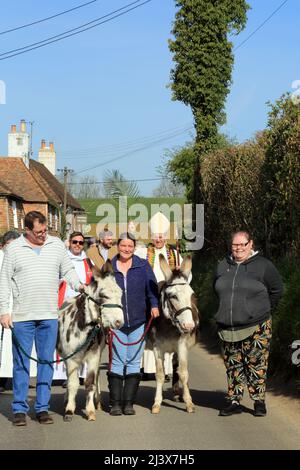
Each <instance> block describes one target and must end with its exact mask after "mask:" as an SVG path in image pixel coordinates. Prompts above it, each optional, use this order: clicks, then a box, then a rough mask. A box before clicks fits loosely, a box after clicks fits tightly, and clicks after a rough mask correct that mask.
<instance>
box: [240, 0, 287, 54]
mask: <svg viewBox="0 0 300 470" xmlns="http://www.w3.org/2000/svg"><path fill="white" fill-rule="evenodd" d="M287 2H288V0H285V1H284V2H282V3H281V5H279V7H278V8H276V10H274V11H273V12H272V13H271V14H270V15H269V16H268V18H266V19H265V20H264V21H263V22H262V23H261V24H260V25H259V26H258V27H257V28H256V29H255V30H254V31H252V33H251V34H249V36H248V37H247V38H246V39H245V40H244V41H242V42H241V43H240V44H239V45H238V46H236V47H235V48H234V49H233V50H234V51H236V50H237V49H239V48H240V47H242V46H243V45H244V44H245V43H246V42H247V41H249V39H250V38H252V36H254V34H255V33H257V31H259V30H260V29H261V28H262V27H263V26H264V25H265V24H266V23H267V22H268V21H269V20H270V19H271V18H272V16H274V15H275V14H276V13H277V12H278V11H279V10H280V9H281V8H282V7H283V6H284V5H285V4H286V3H287Z"/></svg>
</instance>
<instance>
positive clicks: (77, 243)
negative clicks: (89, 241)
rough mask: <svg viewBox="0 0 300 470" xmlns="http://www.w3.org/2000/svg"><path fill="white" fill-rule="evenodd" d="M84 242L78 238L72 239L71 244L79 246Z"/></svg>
mask: <svg viewBox="0 0 300 470" xmlns="http://www.w3.org/2000/svg"><path fill="white" fill-rule="evenodd" d="M83 244H84V242H82V241H80V240H72V245H80V246H83Z"/></svg>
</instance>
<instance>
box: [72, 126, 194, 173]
mask: <svg viewBox="0 0 300 470" xmlns="http://www.w3.org/2000/svg"><path fill="white" fill-rule="evenodd" d="M190 129H191V128H187V129H185V130H184V131H181V132H177V133H173V135H170V136H168V137H164V138H162V139H157V140H156V141H153V142H152V143H151V144H148V145H145V146H143V147H139V148H137V149H135V150H133V151H131V152H126V153H124V154H123V155H120V156H118V157H115V158H112V159H110V160H106V161H105V162H102V163H98V164H97V165H94V166H91V167H88V168H84V169H83V170H79V171H77V172H76V173H75V175H79V174H80V173H84V172H86V171H89V170H94V169H95V168H99V167H101V166H105V165H108V164H109V163H113V162H116V161H117V160H121V159H123V158H126V157H130V156H131V155H134V154H135V153H138V152H140V151H141V150H148V149H149V148H152V147H155V146H156V145H158V144H160V143H162V142H165V141H167V140H170V139H173V138H174V137H177V136H179V135H181V134H183V133H185V132H187V131H189V130H190Z"/></svg>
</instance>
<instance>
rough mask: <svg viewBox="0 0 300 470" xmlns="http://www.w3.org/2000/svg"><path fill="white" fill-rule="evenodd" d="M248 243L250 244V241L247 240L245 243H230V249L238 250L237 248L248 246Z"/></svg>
mask: <svg viewBox="0 0 300 470" xmlns="http://www.w3.org/2000/svg"><path fill="white" fill-rule="evenodd" d="M249 242H250V240H248V241H247V242H246V243H232V245H231V246H232V248H238V247H239V246H240V247H241V248H245V247H246V246H247V245H248V243H249Z"/></svg>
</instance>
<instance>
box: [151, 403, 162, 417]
mask: <svg viewBox="0 0 300 470" xmlns="http://www.w3.org/2000/svg"><path fill="white" fill-rule="evenodd" d="M151 413H152V414H153V415H158V413H160V406H159V405H153V406H152V411H151Z"/></svg>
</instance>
